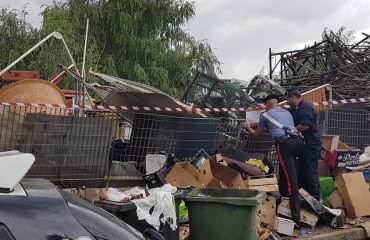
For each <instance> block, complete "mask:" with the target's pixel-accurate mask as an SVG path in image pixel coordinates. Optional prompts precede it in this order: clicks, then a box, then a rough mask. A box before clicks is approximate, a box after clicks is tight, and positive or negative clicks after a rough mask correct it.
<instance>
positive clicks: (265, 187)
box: [247, 184, 279, 192]
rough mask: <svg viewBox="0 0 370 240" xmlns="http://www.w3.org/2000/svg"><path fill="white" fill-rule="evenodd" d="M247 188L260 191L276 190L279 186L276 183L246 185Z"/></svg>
mask: <svg viewBox="0 0 370 240" xmlns="http://www.w3.org/2000/svg"><path fill="white" fill-rule="evenodd" d="M247 189H252V190H257V191H260V192H278V191H279V186H278V185H277V184H270V185H261V186H247Z"/></svg>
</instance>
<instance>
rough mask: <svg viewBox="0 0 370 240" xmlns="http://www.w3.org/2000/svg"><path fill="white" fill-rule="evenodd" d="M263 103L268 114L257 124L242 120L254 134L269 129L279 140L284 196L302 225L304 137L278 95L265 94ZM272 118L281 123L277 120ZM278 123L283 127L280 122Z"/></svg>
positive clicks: (281, 191)
mask: <svg viewBox="0 0 370 240" xmlns="http://www.w3.org/2000/svg"><path fill="white" fill-rule="evenodd" d="M264 103H265V106H266V110H267V114H268V116H267V115H266V114H262V115H261V117H260V120H259V125H258V128H257V129H256V130H254V129H252V128H251V126H250V124H249V123H248V122H246V123H244V124H243V128H244V129H246V130H248V131H249V132H250V133H251V134H252V135H253V136H255V137H257V136H258V135H260V134H262V133H264V132H266V131H268V132H269V133H270V134H271V137H272V138H273V139H274V140H275V141H276V146H277V150H278V157H279V191H280V194H281V196H283V197H289V201H290V208H291V212H292V219H293V221H294V222H295V223H296V224H297V226H298V227H299V226H300V223H301V221H300V208H301V202H300V201H301V200H300V195H299V191H298V190H299V185H298V176H297V165H298V164H297V157H298V155H299V154H300V152H301V151H302V149H303V141H302V139H301V138H300V136H299V133H298V131H297V129H295V127H294V120H293V117H292V115H291V114H290V113H289V112H288V111H287V110H285V109H282V108H281V107H280V106H279V103H278V99H277V97H276V96H272V95H270V96H268V97H266V98H265V99H264ZM269 118H270V119H269ZM273 121H275V122H277V123H278V124H276V123H275V124H274V123H273ZM279 124H280V125H281V126H280V127H279V126H277V125H279Z"/></svg>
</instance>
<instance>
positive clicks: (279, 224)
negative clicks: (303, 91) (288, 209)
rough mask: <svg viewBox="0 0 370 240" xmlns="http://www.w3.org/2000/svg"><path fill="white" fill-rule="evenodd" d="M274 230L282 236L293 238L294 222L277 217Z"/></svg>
mask: <svg viewBox="0 0 370 240" xmlns="http://www.w3.org/2000/svg"><path fill="white" fill-rule="evenodd" d="M274 229H275V231H276V232H278V233H280V234H284V235H287V236H293V231H294V222H293V221H292V220H290V219H286V218H281V217H277V218H276V219H275V225H274Z"/></svg>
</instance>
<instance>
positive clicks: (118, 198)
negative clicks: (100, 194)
mask: <svg viewBox="0 0 370 240" xmlns="http://www.w3.org/2000/svg"><path fill="white" fill-rule="evenodd" d="M107 197H108V200H110V201H113V202H123V201H125V200H128V199H129V197H130V196H128V195H126V194H124V193H122V192H120V191H119V190H118V189H116V188H108V190H107Z"/></svg>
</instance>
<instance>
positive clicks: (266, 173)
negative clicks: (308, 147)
mask: <svg viewBox="0 0 370 240" xmlns="http://www.w3.org/2000/svg"><path fill="white" fill-rule="evenodd" d="M322 142H323V149H322V160H319V166H318V172H319V175H320V188H321V195H322V200H321V201H317V200H316V199H314V198H313V197H312V196H310V195H309V194H308V193H307V192H306V191H305V190H304V189H300V195H301V199H302V210H301V219H302V224H303V228H301V230H300V231H298V230H294V222H293V221H292V220H291V219H290V218H291V211H290V205H289V199H286V198H280V197H279V193H278V191H279V189H278V180H277V177H276V175H275V174H273V172H274V167H273V166H272V165H271V164H270V163H269V161H268V160H266V159H265V156H264V155H263V154H249V153H246V152H242V151H238V150H234V149H225V150H222V151H220V152H219V153H218V154H216V155H214V156H208V155H207V154H206V153H204V152H203V151H202V150H201V151H200V152H199V153H198V154H197V155H196V156H195V157H194V158H193V159H192V161H186V162H175V161H172V162H171V163H168V162H166V161H165V160H164V159H162V162H161V164H160V165H158V166H157V169H158V170H157V171H155V172H153V169H152V173H150V174H147V175H145V176H144V179H145V181H146V183H147V185H148V186H149V187H158V186H161V185H163V184H165V183H169V184H171V185H173V186H176V187H177V188H181V189H184V188H185V189H186V188H192V187H195V188H213V189H215V188H221V189H254V190H258V191H260V192H266V194H267V197H266V198H265V200H264V201H263V202H262V203H261V204H260V205H259V206H258V208H257V235H258V236H259V239H269V238H270V237H272V238H275V239H276V238H277V239H279V238H281V237H284V236H289V237H297V236H310V235H315V234H316V233H315V229H316V228H317V229H322V228H323V227H326V228H327V227H329V228H332V229H338V228H351V227H358V226H362V225H364V227H365V228H366V227H368V225H369V223H367V222H366V218H363V217H366V216H370V205H369V204H368V202H369V201H370V192H369V186H368V183H367V182H366V181H369V180H370V179H369V173H368V172H367V171H366V170H364V171H358V170H359V169H363V168H366V167H367V166H369V162H370V158H369V157H367V156H368V155H367V154H368V153H367V152H366V150H365V153H364V154H362V151H361V150H359V149H356V148H351V147H349V146H348V145H346V144H345V143H343V142H341V141H340V140H339V136H331V135H330V136H329V135H324V136H322ZM368 150H369V153H370V149H368ZM369 156H370V155H369ZM360 159H361V160H360ZM153 162H155V161H153V158H152V157H151V159H150V161H147V163H151V164H153ZM160 166H162V167H160ZM355 170H356V171H355ZM189 220H190V224H191V219H189ZM182 229H184V227H182ZM184 231H185V232H187V234H189V229H188V228H186V229H185V230H184ZM190 236H191V232H190Z"/></svg>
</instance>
